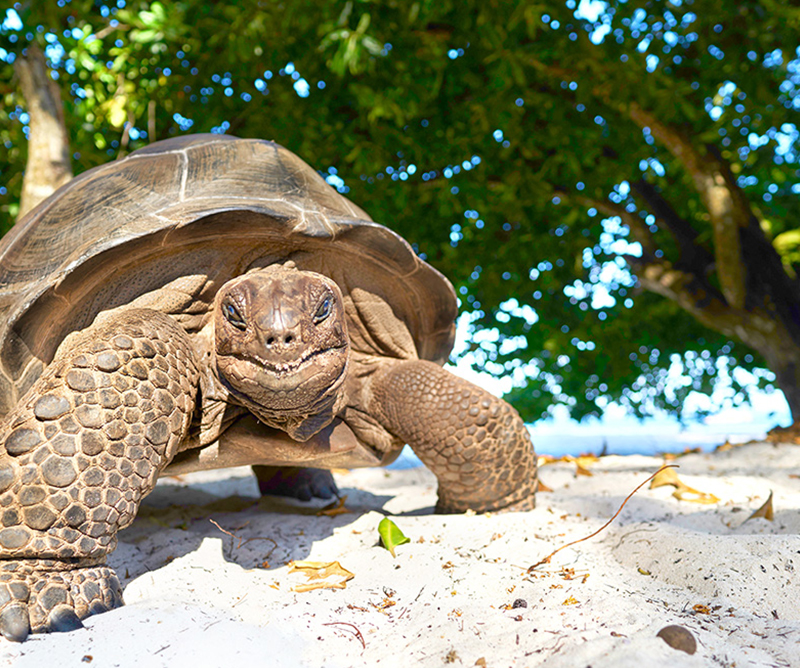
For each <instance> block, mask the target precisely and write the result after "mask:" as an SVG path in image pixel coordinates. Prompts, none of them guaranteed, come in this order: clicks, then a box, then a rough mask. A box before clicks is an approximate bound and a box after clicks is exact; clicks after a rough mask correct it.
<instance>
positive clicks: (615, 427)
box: [389, 409, 789, 469]
mask: <svg viewBox="0 0 800 668" xmlns="http://www.w3.org/2000/svg"><path fill="white" fill-rule="evenodd" d="M787 424H789V420H788V415H784V414H783V411H780V412H778V413H775V414H772V415H766V416H765V415H763V414H761V415H753V413H752V412H751V411H749V410H747V409H739V410H737V411H728V412H725V413H720V414H718V415H714V416H711V417H709V418H706V419H705V420H704V421H699V422H693V423H690V424H687V425H683V426H682V425H680V424H679V423H678V422H677V421H676V420H674V419H671V418H668V417H664V418H650V419H647V420H644V421H641V422H640V421H638V420H636V419H634V418H629V417H625V416H617V417H611V418H604V419H603V420H602V421H598V420H594V421H592V422H588V423H585V424H583V423H578V422H575V421H574V420H569V419H560V420H543V421H541V422H539V423H536V424H533V425H528V430H529V431H530V433H531V438H532V440H533V444H534V446H535V447H536V452H537V453H538V454H540V455H553V456H555V457H562V456H563V455H574V456H577V455H580V454H584V453H593V454H596V455H597V454H600V453H601V452H605V454H610V455H611V454H613V455H634V454H641V455H656V454H659V453H663V452H674V453H679V452H683V451H684V450H692V449H695V448H700V449H701V450H702V451H703V452H711V451H712V450H714V448H716V447H717V446H718V445H722V444H723V443H725V442H726V441H729V442H731V443H746V442H747V441H752V440H762V439H764V437H765V436H766V434H767V431H769V430H770V429H772V428H773V427H775V426H777V425H782V426H786V425H787ZM415 466H422V462H421V461H420V460H419V459H418V458H417V456H416V455H415V454H414V453H413V452H412V451H411V449H410V448H408V447H406V448H405V449H404V450H403V452H402V454H401V455H400V457H399V458H398V459H397V461H395V462H394V464H392V465H391V466H390V467H389V468H395V469H405V468H413V467H415Z"/></svg>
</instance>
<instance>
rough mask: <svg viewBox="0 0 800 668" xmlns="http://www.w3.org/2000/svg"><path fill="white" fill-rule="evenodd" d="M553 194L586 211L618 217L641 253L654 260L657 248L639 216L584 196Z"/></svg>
mask: <svg viewBox="0 0 800 668" xmlns="http://www.w3.org/2000/svg"><path fill="white" fill-rule="evenodd" d="M554 192H555V193H556V194H557V195H558V196H559V197H561V198H563V199H566V200H571V201H573V202H576V203H577V204H580V205H582V206H585V207H586V208H587V209H588V208H594V209H597V210H598V211H599V212H600V213H604V214H605V215H607V216H619V218H620V219H621V220H622V222H623V223H624V224H625V225H626V226H627V227H628V229H629V230H630V231H631V236H632V237H633V238H634V240H635V241H638V242H639V243H640V244H641V246H642V253H643V254H644V255H645V256H646V257H647V258H655V252H656V250H657V247H656V244H655V242H654V241H653V235H652V234H651V232H650V229H649V227H648V225H647V223H645V222H644V221H643V220H642V219H641V218H640V217H639V216H637V215H635V214H633V213H631V212H630V211H628V210H627V209H626V208H625V207H624V206H621V205H619V204H614V202H610V201H608V200H600V199H593V198H591V197H586V196H584V195H575V194H574V193H571V192H568V191H566V190H562V189H556V190H555V191H554Z"/></svg>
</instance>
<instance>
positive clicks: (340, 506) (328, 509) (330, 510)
mask: <svg viewBox="0 0 800 668" xmlns="http://www.w3.org/2000/svg"><path fill="white" fill-rule="evenodd" d="M345 501H347V494H345V495H344V496H343V497H342V498H341V499H339V500H337V501H334V502H333V503H329V504H328V505H327V506H325V507H324V508H323V509H322V510H320V511H319V512H317V515H327V516H328V517H334V516H336V515H345V514H346V513H349V512H350V511H349V510H348V509H347V508H345V507H344V502H345Z"/></svg>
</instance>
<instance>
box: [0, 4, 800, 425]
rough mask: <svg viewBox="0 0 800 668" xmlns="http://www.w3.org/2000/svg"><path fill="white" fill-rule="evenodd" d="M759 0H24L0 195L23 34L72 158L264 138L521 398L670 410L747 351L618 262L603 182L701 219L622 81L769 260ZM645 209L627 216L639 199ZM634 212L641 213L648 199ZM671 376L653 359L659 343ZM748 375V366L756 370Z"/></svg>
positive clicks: (793, 75) (12, 201)
mask: <svg viewBox="0 0 800 668" xmlns="http://www.w3.org/2000/svg"><path fill="white" fill-rule="evenodd" d="M789 4H790V3H782V2H778V1H777V0H761V1H759V2H756V1H749V2H737V3H731V2H726V1H724V0H702V1H700V0H696V1H695V2H691V1H688V0H683V1H680V0H672V1H671V2H663V1H655V0H653V1H649V2H645V1H641V0H631V1H629V2H623V1H614V2H608V3H605V2H587V1H586V0H582V1H581V2H580V4H577V3H576V1H575V0H567V1H566V2H561V3H544V2H523V3H509V2H504V1H503V0H480V1H477V0H458V1H454V0H436V1H433V0H422V1H419V2H413V3H404V2H397V1H396V0H394V1H392V0H390V1H386V2H380V1H375V2H361V1H352V0H348V1H347V2H343V1H341V0H337V1H333V2H327V3H319V2H312V1H309V0H293V1H292V2H287V3H272V2H263V1H257V0H239V1H230V2H207V0H181V1H178V2H170V3H161V2H145V1H139V0H127V1H126V0H118V1H117V2H104V1H103V0H72V1H68V0H58V1H57V2H40V1H38V0H26V1H24V2H17V3H15V4H14V7H13V10H10V11H9V12H8V14H7V15H6V18H5V22H4V23H3V26H2V29H0V68H1V69H2V74H0V81H2V82H6V83H3V84H0V86H2V89H0V93H1V94H2V95H3V101H4V104H3V105H2V107H1V108H0V141H2V142H3V143H4V144H5V147H6V148H7V153H6V157H5V158H0V172H2V175H1V176H0V182H1V183H3V186H2V187H0V211H2V220H1V221H0V224H2V226H3V229H8V227H9V226H10V225H11V224H12V221H13V218H14V215H15V206H16V202H17V201H18V197H19V192H20V187H21V179H22V173H23V169H24V159H25V153H26V141H25V137H26V135H27V133H28V132H29V128H28V127H27V122H28V116H27V113H26V106H25V101H24V100H22V99H21V98H20V97H19V94H18V92H17V90H16V88H15V86H14V83H13V80H12V68H13V61H14V59H15V58H19V57H22V54H23V53H24V49H25V46H26V45H27V44H29V43H31V42H36V43H38V44H39V45H40V46H41V47H42V48H43V49H44V50H45V53H46V55H47V57H48V58H49V61H50V65H51V67H52V70H53V76H54V77H56V78H57V81H58V83H59V84H60V86H61V89H62V92H63V99H64V103H65V108H66V117H67V125H68V130H69V135H70V140H71V144H72V150H73V151H74V159H75V163H74V169H75V171H76V173H77V172H80V171H82V170H84V169H86V168H89V167H91V166H94V165H97V164H99V163H102V162H104V161H107V160H109V159H113V158H115V157H117V156H119V155H122V154H124V153H125V152H128V151H130V150H133V149H135V148H137V147H141V146H144V145H146V144H147V143H148V142H150V141H151V140H154V139H161V138H165V137H167V136H170V135H173V134H176V133H182V132H209V131H210V132H229V133H232V134H237V135H241V136H255V137H263V138H268V139H275V140H277V141H279V142H280V143H282V144H284V145H285V146H287V147H288V148H290V149H291V150H293V151H295V152H296V153H298V154H299V155H301V156H302V157H303V158H305V159H306V160H307V161H308V162H310V163H311V164H313V165H314V166H316V167H317V168H319V169H321V170H322V171H323V173H324V175H325V176H326V178H327V179H328V181H329V182H330V183H332V184H333V185H335V186H337V187H338V188H339V189H340V191H342V192H346V193H348V196H349V197H351V198H352V199H353V200H354V201H356V202H357V203H359V204H360V205H362V206H364V207H365V208H366V209H367V210H368V211H369V212H370V214H371V215H372V216H373V217H374V218H375V219H376V220H378V221H380V222H383V223H385V224H387V225H389V226H390V227H392V228H393V229H395V230H397V231H398V232H399V233H400V234H402V235H403V236H405V237H406V238H407V239H409V240H410V241H411V242H413V244H414V246H415V248H416V249H418V251H419V252H420V253H421V255H423V257H425V258H426V259H428V260H429V261H430V262H431V263H432V264H433V265H434V266H436V267H437V268H438V269H440V270H441V271H442V272H443V273H445V274H446V275H447V276H448V277H449V278H450V279H451V280H452V281H453V283H454V284H455V286H456V289H457V291H458V294H459V297H460V298H461V300H462V307H463V310H464V311H465V313H468V314H469V316H468V317H469V318H470V319H471V320H472V325H473V327H474V328H475V330H476V332H477V333H476V334H475V335H474V336H473V337H472V339H471V343H470V347H471V349H472V350H473V351H474V353H475V359H476V363H477V364H478V365H480V366H482V367H483V368H485V369H487V370H489V371H491V372H494V373H496V374H511V375H512V376H513V377H514V378H515V380H516V382H517V383H518V384H519V385H521V387H520V388H519V389H517V390H515V391H514V392H513V393H512V397H511V398H512V399H513V401H514V403H515V405H516V406H517V408H518V409H520V410H521V412H522V413H523V415H524V416H525V417H526V418H527V419H535V418H537V417H539V416H541V415H544V414H545V413H546V412H547V410H548V407H549V406H551V405H552V404H553V403H564V404H567V405H569V406H570V407H571V410H572V412H573V415H574V416H576V417H582V416H585V415H590V414H598V413H599V412H601V411H602V408H603V406H604V405H605V403H606V402H607V401H608V400H609V399H617V400H620V401H622V402H623V403H625V404H627V405H629V406H630V407H631V408H632V410H634V411H635V412H642V411H648V410H652V409H653V407H656V406H658V407H666V408H668V409H671V410H675V411H680V410H681V408H682V406H683V403H684V400H685V399H686V397H687V396H688V394H689V393H690V392H691V391H693V390H702V391H708V390H710V388H711V387H712V385H713V384H714V382H716V380H718V379H722V380H723V381H724V382H725V383H728V384H729V385H730V387H731V388H732V389H731V391H730V395H731V399H732V401H734V402H741V401H743V400H745V399H746V388H745V387H744V385H743V383H744V382H745V380H744V378H743V376H742V375H741V373H740V372H732V371H731V370H732V369H734V368H735V367H737V366H743V367H745V368H749V369H754V368H756V367H758V365H759V364H761V363H762V362H761V360H759V359H758V358H757V356H754V355H752V354H751V353H750V352H749V351H748V350H747V349H746V348H743V347H742V346H741V345H739V344H734V343H732V342H730V341H729V340H727V339H726V338H725V337H722V336H721V335H718V334H716V333H714V332H712V331H710V330H708V329H706V328H704V327H703V326H701V325H700V324H699V323H698V322H697V321H695V320H693V319H692V318H691V317H690V316H688V315H687V314H686V313H684V312H683V311H681V310H680V309H679V308H678V306H676V305H675V304H674V303H672V302H669V301H667V300H665V299H663V298H662V297H658V296H656V295H654V294H651V293H647V292H642V291H640V290H638V289H637V287H636V279H635V277H634V276H633V275H632V274H631V272H630V271H629V269H628V263H627V262H626V256H633V257H635V256H636V255H637V253H638V254H640V253H641V247H640V246H639V244H637V243H636V242H635V241H633V240H632V239H631V237H630V230H629V229H628V227H627V226H626V225H625V224H623V223H622V221H621V218H620V217H613V216H612V217H609V216H608V211H609V207H611V206H612V205H614V206H616V207H618V210H626V211H628V212H629V213H634V214H635V215H641V216H643V217H645V220H646V221H647V222H648V224H649V225H650V227H651V231H652V232H653V240H654V244H655V247H656V251H657V253H660V254H662V255H661V256H663V257H668V258H672V259H673V260H674V261H679V260H680V257H679V249H678V248H676V246H675V244H674V242H673V241H672V240H671V238H670V237H669V236H668V235H666V234H665V233H663V232H662V231H661V230H659V229H658V228H657V226H656V225H655V219H654V218H653V217H652V216H651V215H650V212H648V211H646V210H641V211H640V209H639V208H638V205H637V203H636V201H635V199H634V197H633V194H632V192H631V184H632V183H634V182H637V181H640V180H641V179H643V178H645V179H646V180H647V181H648V182H649V183H651V184H654V185H655V186H656V187H658V188H659V189H660V191H661V193H662V195H663V196H664V197H665V198H666V199H668V200H669V202H670V204H671V206H672V207H673V209H674V210H675V211H677V212H678V213H679V214H680V215H681V216H682V217H684V218H685V219H686V220H688V221H691V223H692V225H693V226H694V228H695V229H696V230H697V231H698V233H699V237H698V239H699V242H700V243H704V244H706V245H707V246H708V247H709V248H710V247H711V244H712V234H711V229H710V227H709V225H708V222H707V214H706V212H705V211H704V209H703V206H702V204H701V201H700V199H699V197H698V194H697V192H696V191H695V189H694V188H693V185H692V182H691V179H690V178H689V176H688V175H687V173H686V170H685V169H684V166H683V165H682V164H681V162H680V161H679V160H677V159H676V158H675V157H674V156H673V155H672V154H670V153H669V152H668V151H667V150H666V149H665V147H664V146H662V145H660V144H659V143H658V142H657V141H656V140H655V138H654V136H653V134H652V133H651V132H650V131H649V129H648V128H647V127H645V128H642V127H641V126H640V124H637V123H636V122H634V120H633V119H632V118H631V109H632V105H638V107H639V108H643V109H646V110H648V112H649V113H651V114H653V115H654V116H655V117H656V118H657V119H658V120H659V122H660V123H663V124H665V125H666V126H669V127H672V128H676V129H678V130H680V131H681V132H682V133H684V135H685V136H687V137H689V138H690V140H691V141H692V142H693V143H695V144H696V145H697V146H699V147H702V146H705V145H711V146H713V147H715V149H716V150H718V152H719V153H720V154H721V156H722V157H723V159H724V160H726V161H727V162H728V164H729V165H730V169H731V170H732V172H733V173H734V174H735V175H736V177H737V178H738V183H739V185H740V186H741V187H742V188H743V190H744V193H745V194H746V196H747V198H748V199H749V201H750V202H751V204H752V206H753V207H754V208H755V209H756V210H757V211H758V212H759V217H760V218H761V220H762V221H763V222H762V227H765V228H766V231H767V232H768V234H769V236H770V238H772V239H773V240H774V243H775V246H776V247H777V248H778V249H779V251H780V253H781V255H782V257H783V258H784V260H785V263H786V266H787V267H788V268H789V269H790V271H794V267H795V266H796V263H798V262H800V229H798V228H797V227H796V223H795V221H796V220H798V213H800V212H798V198H797V193H798V192H800V185H798V175H799V173H798V170H797V164H796V159H797V156H796V150H797V138H798V131H797V128H796V126H795V124H794V123H793V122H792V121H791V118H792V115H793V114H792V112H796V111H797V109H798V107H800V98H799V97H798V86H800V61H798V52H797V43H798V39H797V35H798V34H799V33H798V28H800V10H798V9H796V8H793V7H791V6H788V5H789ZM647 216H650V218H647ZM651 219H652V220H651ZM673 364H679V365H681V364H682V365H683V370H684V372H685V374H686V376H684V380H682V381H680V380H679V381H676V380H674V379H673V380H670V378H671V376H670V374H669V369H670V367H671V365H673ZM758 378H759V382H760V383H761V384H762V385H763V384H766V383H768V382H769V381H770V379H771V376H770V374H768V373H765V372H759V375H758Z"/></svg>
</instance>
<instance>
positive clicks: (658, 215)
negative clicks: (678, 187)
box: [631, 179, 714, 276]
mask: <svg viewBox="0 0 800 668" xmlns="http://www.w3.org/2000/svg"><path fill="white" fill-rule="evenodd" d="M631 189H632V190H633V191H634V192H635V193H636V194H637V195H638V196H639V197H641V198H642V199H643V200H644V202H645V205H646V206H647V209H648V210H649V211H650V213H652V214H653V216H654V217H655V219H656V222H657V223H658V226H659V227H661V228H662V229H665V230H666V231H667V232H668V233H669V234H670V236H671V237H672V238H673V240H674V241H675V243H676V244H677V245H678V250H679V254H680V258H679V260H678V265H680V266H684V267H690V268H691V270H692V272H693V273H695V274H697V275H699V276H703V275H705V274H706V273H707V272H708V270H709V267H710V266H711V265H712V264H714V256H713V255H712V254H711V253H710V252H708V251H707V250H706V249H705V248H704V247H703V246H701V245H700V244H699V243H698V242H697V237H698V236H699V235H698V234H697V230H695V229H694V227H692V225H691V223H689V222H688V221H687V220H685V219H683V218H681V216H679V215H678V213H677V212H676V211H675V209H673V208H672V205H670V203H669V202H667V200H665V199H664V198H663V197H662V196H661V193H660V192H659V191H658V189H657V188H656V187H655V186H654V185H653V184H652V183H650V182H649V181H647V180H646V179H640V180H639V181H635V182H633V183H631Z"/></svg>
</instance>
